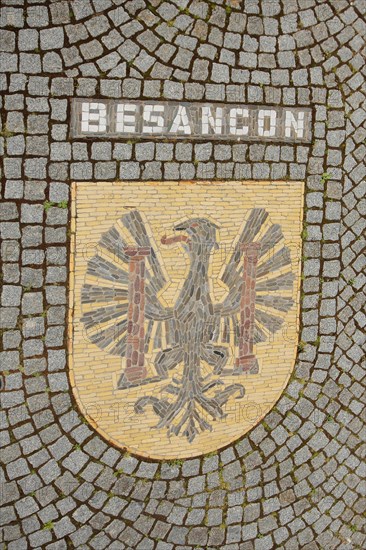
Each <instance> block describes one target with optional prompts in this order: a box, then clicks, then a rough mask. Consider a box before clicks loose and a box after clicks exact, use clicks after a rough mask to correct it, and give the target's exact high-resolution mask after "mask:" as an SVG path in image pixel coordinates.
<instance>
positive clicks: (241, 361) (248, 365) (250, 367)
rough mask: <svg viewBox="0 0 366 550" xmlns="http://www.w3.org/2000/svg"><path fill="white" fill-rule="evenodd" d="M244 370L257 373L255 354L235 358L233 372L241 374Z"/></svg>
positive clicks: (257, 366)
mask: <svg viewBox="0 0 366 550" xmlns="http://www.w3.org/2000/svg"><path fill="white" fill-rule="evenodd" d="M245 372H247V373H249V374H258V372H259V365H258V359H257V358H256V356H255V355H244V356H243V357H238V358H237V359H236V361H235V369H234V374H237V373H238V374H242V373H245Z"/></svg>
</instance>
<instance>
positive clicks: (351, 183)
mask: <svg viewBox="0 0 366 550" xmlns="http://www.w3.org/2000/svg"><path fill="white" fill-rule="evenodd" d="M365 16H366V2H365V0H354V1H349V0H324V1H323V0H271V1H269V0H268V1H266V0H245V1H240V0H227V1H225V2H224V1H223V0H215V1H211V2H207V1H199V0H170V1H163V0H151V1H150V3H147V2H146V1H145V0H113V1H112V0H73V1H72V2H69V3H68V2H66V1H62V0H60V1H55V2H52V1H50V2H43V3H42V2H39V3H37V2H36V1H33V0H29V1H22V0H4V2H3V3H2V7H1V24H2V26H3V29H4V30H2V31H1V48H0V49H1V54H0V55H1V61H0V62H1V68H2V71H3V74H2V76H1V77H0V87H1V90H2V94H3V96H2V100H1V101H2V108H3V109H2V114H1V117H2V133H1V139H0V146H1V148H2V152H3V151H4V159H3V167H2V202H1V205H0V214H1V225H0V228H1V252H2V264H1V268H2V283H3V284H2V293H1V317H0V323H1V330H2V343H3V348H2V349H3V351H1V355H0V361H1V369H2V385H3V387H5V391H3V392H2V413H1V420H2V429H3V432H2V443H3V447H4V449H3V452H2V459H3V462H4V470H3V474H2V480H1V498H2V504H3V510H2V515H1V523H2V525H3V531H2V535H1V536H2V539H3V543H2V544H3V547H4V548H8V549H9V550H12V549H16V550H20V549H23V548H24V549H26V548H47V549H56V548H57V549H62V548H68V547H71V548H73V547H76V548H79V547H80V548H95V549H103V548H116V549H121V548H132V549H138V550H149V549H153V548H156V549H157V550H169V549H172V548H176V549H179V550H184V549H191V548H222V549H226V550H236V549H243V550H249V549H252V548H253V549H255V550H266V549H272V548H276V549H277V548H280V549H282V548H284V549H286V550H287V549H291V550H292V549H301V550H302V549H305V550H313V549H317V548H330V549H331V548H340V549H342V550H347V549H351V548H365V545H366V535H365V522H366V519H365V509H366V499H365V473H366V472H365V465H364V464H363V460H364V459H365V443H364V441H365V424H364V421H365V391H364V386H365V371H364V370H363V369H362V364H363V361H364V351H365V338H364V327H365V324H366V318H365V314H364V309H363V306H364V303H365V283H366V277H365V273H364V268H365V237H364V229H365V224H366V222H365V211H366V208H365V204H366V202H365V175H366V166H365V152H366V113H365V106H366V104H365V101H366V87H365V74H366V68H365V35H366V21H365ZM73 96H75V97H94V96H95V97H102V98H118V97H125V98H131V99H132V98H150V99H157V98H167V99H175V100H179V99H186V100H192V101H193V100H196V101H200V100H207V101H211V100H215V101H222V102H224V101H236V102H247V103H249V104H256V103H257V104H263V103H268V104H275V105H279V104H280V105H284V106H286V105H298V106H311V107H313V109H314V139H313V142H312V144H311V146H309V147H308V146H305V145H302V146H291V145H287V144H286V146H284V145H273V144H268V145H264V144H235V145H231V144H223V143H219V144H217V143H215V144H213V143H212V142H209V141H207V142H203V143H197V144H193V145H192V144H191V143H189V142H186V143H177V144H175V143H166V142H147V143H123V142H120V143H118V142H110V141H98V142H97V141H94V142H91V141H86V140H84V141H83V140H76V141H73V142H71V141H69V139H68V136H69V126H68V121H69V119H70V102H69V98H70V97H73ZM116 178H119V179H122V180H133V179H136V180H137V179H143V180H161V179H171V180H174V179H180V178H181V179H213V178H217V179H233V178H236V179H264V180H265V179H270V178H272V179H288V180H299V179H304V178H306V196H305V201H306V223H305V226H304V231H303V237H304V241H305V242H304V263H303V273H304V276H303V285H302V334H301V340H302V343H301V345H300V349H299V354H298V360H297V364H296V367H295V371H294V375H293V377H292V379H291V382H290V384H289V385H288V387H287V389H286V391H285V393H284V395H283V396H282V398H281V399H280V400H279V402H278V403H277V406H276V407H275V408H274V409H273V410H272V412H271V413H269V414H268V415H267V416H266V418H265V419H264V421H263V422H261V423H260V424H259V425H258V426H256V427H255V428H254V429H253V430H252V431H251V432H249V434H248V435H247V436H245V437H244V438H243V439H242V440H241V441H238V442H236V444H234V445H232V446H230V447H228V448H226V449H225V450H223V451H221V452H219V453H217V454H213V455H211V456H206V457H204V458H203V459H193V460H186V461H179V460H177V461H173V462H169V463H168V462H147V461H143V460H140V459H138V458H136V457H133V456H129V455H126V454H124V453H123V452H121V451H119V450H116V449H115V448H113V447H109V446H108V445H107V443H106V442H105V441H103V440H102V439H101V438H100V437H99V436H97V435H96V434H95V432H93V430H92V429H91V428H89V427H88V425H87V424H86V423H85V421H83V418H82V417H81V415H80V414H79V412H78V409H77V408H76V405H75V403H74V401H73V399H72V398H71V395H70V392H69V384H68V377H67V371H66V362H67V357H66V352H65V349H66V345H65V344H66V342H65V340H66V332H65V326H66V317H65V315H66V305H67V297H66V296H67V294H66V290H67V258H68V243H69V236H70V235H69V225H68V224H69V218H70V214H69V209H68V200H69V187H70V182H71V181H81V180H85V181H89V180H114V179H116Z"/></svg>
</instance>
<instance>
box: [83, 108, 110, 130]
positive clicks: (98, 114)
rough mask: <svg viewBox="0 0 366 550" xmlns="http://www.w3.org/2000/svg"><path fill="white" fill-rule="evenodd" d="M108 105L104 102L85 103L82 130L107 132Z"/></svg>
mask: <svg viewBox="0 0 366 550" xmlns="http://www.w3.org/2000/svg"><path fill="white" fill-rule="evenodd" d="M106 130H107V107H106V105H104V103H83V104H82V107H81V131H82V132H105V131H106Z"/></svg>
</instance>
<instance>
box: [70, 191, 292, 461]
mask: <svg viewBox="0 0 366 550" xmlns="http://www.w3.org/2000/svg"><path fill="white" fill-rule="evenodd" d="M72 198H73V201H72V209H73V211H72V228H71V229H72V243H71V264H70V309H69V375H70V381H71V384H72V388H73V392H74V396H75V398H76V401H77V403H78V406H79V407H80V410H81V412H82V413H83V414H84V415H85V417H86V418H87V420H88V421H89V422H90V424H92V425H93V426H94V427H95V428H96V430H97V431H98V432H99V433H100V434H101V435H103V437H105V438H106V439H107V440H108V441H109V442H111V443H113V444H115V445H117V446H119V447H122V448H127V449H128V450H129V451H130V452H132V453H135V454H138V455H141V456H144V457H150V458H156V459H177V458H187V457H194V456H198V455H202V454H206V453H210V452H212V451H215V450H217V449H219V448H222V447H224V446H226V445H228V444H229V443H231V442H232V441H234V440H236V439H238V438H239V437H240V436H242V435H244V434H245V433H246V432H247V431H249V430H250V429H251V428H252V427H253V426H255V425H256V424H257V423H258V422H259V421H260V420H261V419H262V418H263V417H264V416H265V414H266V413H267V412H268V411H269V410H270V409H271V408H272V407H273V406H274V404H275V403H276V402H277V400H278V399H279V397H280V395H281V394H282V392H283V390H284V388H285V386H286V384H287V382H288V379H289V377H290V375H291V372H292V370H293V367H294V362H295V358H296V351H297V344H298V324H299V294H300V292H299V291H300V270H301V236H300V235H301V231H302V215H303V183H302V182H248V181H230V182H98V183H90V182H81V183H77V184H74V185H73V197H72ZM134 208H136V209H138V210H139V211H140V212H141V213H143V214H144V215H145V217H146V219H147V220H148V222H149V225H150V227H151V229H152V232H153V235H154V238H155V242H156V243H160V239H161V237H162V236H163V235H168V236H169V235H171V233H172V227H173V225H174V224H176V223H177V222H178V221H180V220H182V219H186V218H188V217H193V216H195V217H197V216H200V217H206V218H209V219H211V220H212V221H214V222H215V223H218V224H219V226H220V230H219V234H218V242H219V244H220V249H219V250H217V251H216V252H215V253H214V255H213V258H212V267H211V277H212V298H213V301H217V302H219V301H221V299H222V298H223V296H224V295H225V292H226V289H225V288H224V286H223V285H222V283H219V282H218V277H219V273H220V271H221V269H222V266H223V264H224V262H225V258H226V257H227V256H229V255H230V252H231V250H232V248H231V245H232V242H233V240H234V239H235V237H236V236H237V235H238V232H239V230H240V227H241V225H242V223H243V220H244V218H245V215H246V214H247V213H248V211H249V210H251V209H252V208H265V209H266V210H267V211H268V213H269V216H270V219H271V222H272V223H279V224H280V225H281V227H282V231H283V234H284V237H285V244H286V245H287V246H288V247H289V249H290V251H291V260H292V271H293V273H294V275H295V282H294V288H293V293H292V298H293V300H294V306H293V307H292V308H291V309H290V311H289V312H288V313H287V314H282V317H283V318H284V323H283V327H282V329H280V330H279V331H278V332H277V333H276V334H274V335H273V336H271V338H270V339H269V340H267V341H266V342H264V343H260V344H258V345H257V346H255V347H254V353H255V354H256V356H257V358H258V361H259V369H260V370H259V374H255V375H248V374H246V375H242V376H226V377H225V378H224V382H225V384H227V385H229V384H234V383H240V384H243V385H244V387H245V396H244V398H243V399H240V400H236V399H235V398H234V397H232V398H230V400H229V401H228V403H227V405H225V412H226V413H227V417H226V418H225V419H223V420H220V421H215V422H213V423H212V425H213V431H212V432H209V431H206V432H203V433H200V434H199V435H197V436H196V438H195V439H194V441H193V442H192V443H188V442H187V440H186V438H184V437H183V436H174V435H172V436H170V437H168V436H167V433H166V430H157V429H155V428H154V426H155V425H156V424H157V422H158V420H159V418H158V417H157V416H156V415H155V414H154V413H153V412H152V410H151V408H150V407H148V408H147V409H146V412H145V413H144V414H142V415H137V414H135V413H134V409H133V407H134V403H135V402H136V400H137V399H138V398H139V397H141V396H143V395H154V396H156V397H160V396H161V389H162V388H164V387H166V386H167V384H168V381H167V380H165V381H161V382H158V383H155V384H150V385H145V386H140V387H137V388H130V389H128V390H118V389H116V387H117V381H118V379H119V376H120V374H121V372H122V370H123V359H122V358H120V357H115V356H112V355H109V354H108V353H107V352H105V351H103V350H101V349H99V348H98V347H97V346H96V345H94V344H92V343H91V342H90V341H89V340H88V338H87V336H86V334H85V331H84V328H83V324H82V323H81V322H80V318H81V316H82V311H81V289H82V286H83V284H84V282H85V272H86V269H87V262H88V259H90V258H91V257H92V256H93V255H94V254H95V252H96V247H97V245H98V241H99V239H100V237H101V235H102V233H104V232H106V231H108V230H109V229H110V228H111V227H112V226H113V225H114V224H115V223H116V221H117V220H118V219H119V218H120V217H121V216H122V215H123V214H125V213H127V212H128V211H130V210H131V209H134ZM159 251H160V255H161V258H162V260H163V263H164V267H165V269H166V272H167V274H168V276H169V278H170V283H169V284H168V285H167V287H166V288H165V289H164V291H163V294H162V297H163V299H164V300H165V301H166V303H167V304H168V305H169V306H173V305H174V303H175V299H176V297H177V295H178V292H179V288H180V286H181V284H182V282H183V280H184V278H185V276H186V274H187V270H188V267H189V262H188V257H187V256H186V254H185V253H184V251H183V249H182V247H180V246H173V247H171V246H169V247H168V246H167V247H164V246H159ZM279 294H281V292H279ZM283 295H286V296H289V293H288V291H287V292H285V293H284V294H283ZM234 353H235V350H234V349H232V350H231V358H230V360H229V363H228V364H227V368H229V367H230V366H232V364H233V362H234ZM153 360H154V356H153V355H150V356H149V355H147V356H146V364H147V366H149V365H151V364H152V363H153ZM149 370H150V371H151V367H150V369H149ZM151 372H152V371H151ZM171 374H174V376H177V374H178V376H179V369H178V373H177V370H174V371H173V372H172V373H171Z"/></svg>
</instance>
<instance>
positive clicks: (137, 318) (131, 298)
mask: <svg viewBox="0 0 366 550" xmlns="http://www.w3.org/2000/svg"><path fill="white" fill-rule="evenodd" d="M124 253H125V254H126V256H128V257H129V260H130V261H129V281H128V312H127V348H126V369H125V371H124V373H123V376H122V379H123V381H121V382H122V385H131V384H138V383H141V382H142V381H143V380H144V379H145V378H146V374H147V370H146V367H145V365H144V363H145V354H144V347H145V327H144V321H145V258H146V257H147V256H149V254H150V248H149V247H126V248H125V249H124Z"/></svg>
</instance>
